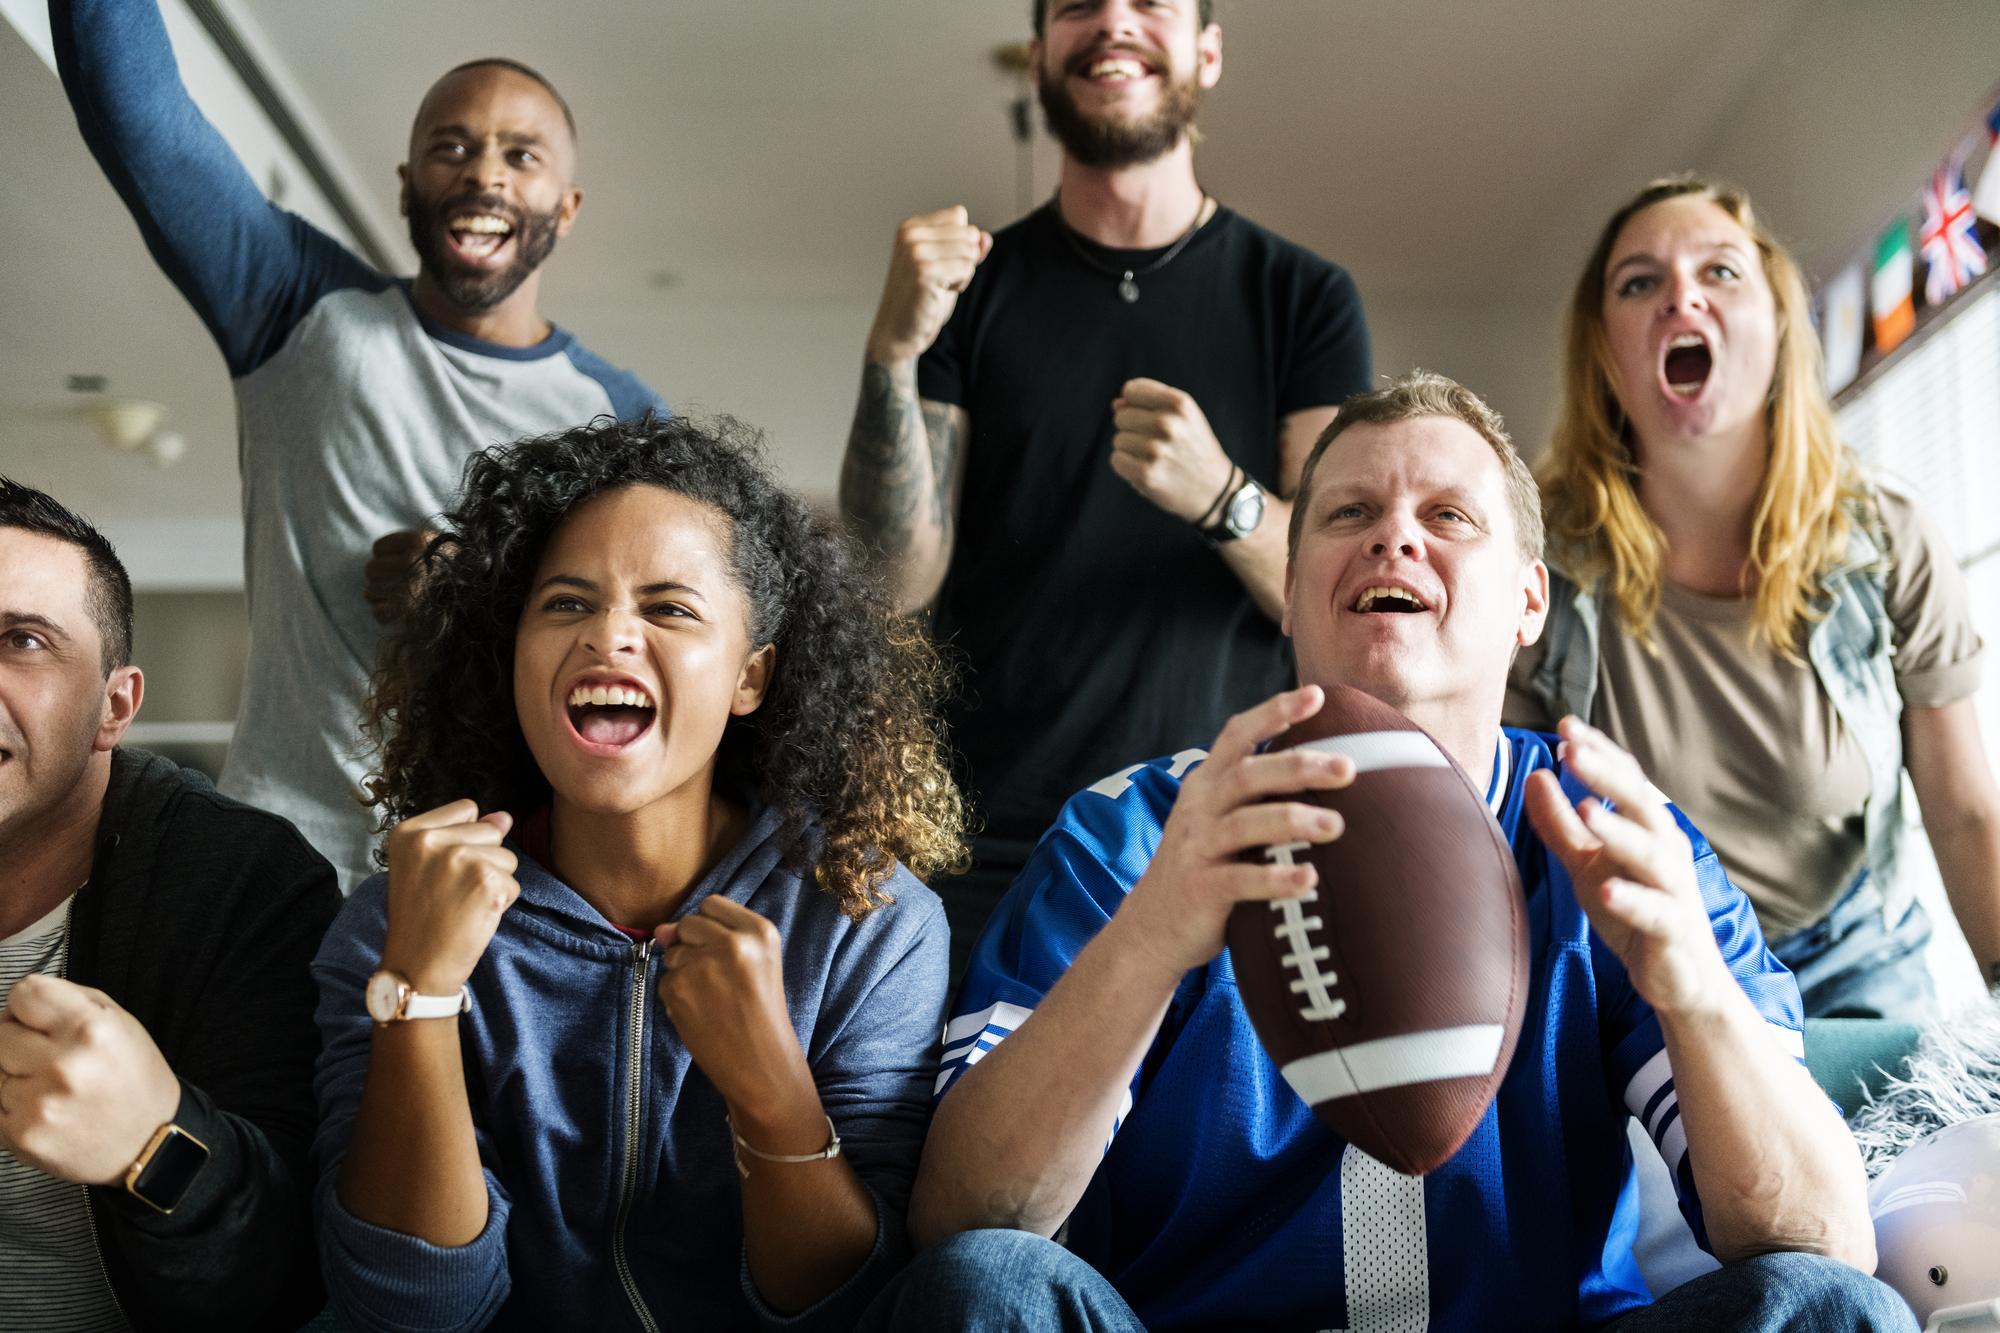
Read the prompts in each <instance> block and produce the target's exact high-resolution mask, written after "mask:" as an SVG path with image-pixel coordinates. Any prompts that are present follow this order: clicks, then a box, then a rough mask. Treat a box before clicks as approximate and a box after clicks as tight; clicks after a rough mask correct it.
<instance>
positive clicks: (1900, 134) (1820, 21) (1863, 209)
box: [1698, 0, 2000, 279]
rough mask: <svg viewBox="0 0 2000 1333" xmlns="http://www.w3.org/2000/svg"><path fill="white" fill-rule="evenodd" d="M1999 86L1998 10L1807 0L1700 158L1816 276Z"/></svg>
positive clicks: (1939, 0) (1861, 237) (1918, 182)
mask: <svg viewBox="0 0 2000 1333" xmlns="http://www.w3.org/2000/svg"><path fill="white" fill-rule="evenodd" d="M1996 80H2000V5H1995V4H1984V3H1981V4H1973V3H1966V0H1897V3H1895V4H1883V3H1880V0H1815V3H1813V4H1812V5H1810V6H1808V7H1807V8H1806V10H1805V11H1804V12H1803V14H1802V16H1801V18H1800V20H1799V22H1798V24H1797V26H1796V27H1795V28H1794V29H1793V31H1792V35H1791V37H1790V38H1789V39H1788V40H1787V41H1786V42H1785V43H1784V44H1783V45H1782V47H1781V48H1780V49H1779V52H1778V56H1777V59H1776V60H1774V61H1773V62H1772V63H1771V65H1770V66H1769V67H1768V68H1767V70H1766V72H1765V74H1764V76H1763V77H1762V78H1760V79H1758V80H1757V81H1756V82H1755V83H1753V85H1752V86H1751V90H1750V92H1749V93H1748V94H1747V95H1746V96H1745V97H1744V99H1743V101H1742V102H1741V103H1740V104H1739V105H1738V106H1737V108H1736V109H1735V110H1734V111H1733V112H1732V113H1731V114H1730V116H1729V118H1728V119H1727V120H1726V121H1725V122H1724V124H1723V125H1722V126H1721V128H1720V129H1719V130H1718V131H1717V132H1716V134H1715V135H1714V137H1713V138H1712V139H1710V141H1709V143H1708V146H1707V147H1706V148H1705V149H1704V150H1703V151H1702V153H1701V154H1700V161H1699V163H1698V165H1699V166H1701V167H1703V168H1704V169H1706V170H1710V171H1714V172H1716V173H1718V174H1720V175H1723V176H1726V177H1728V178H1729V179H1731V180H1733V181H1735V182H1736V183H1738V184H1740V185H1742V186H1743V187H1744V188H1746V189H1747V190H1749V191H1750V195H1751V197H1752V198H1753V199H1755V200H1756V202H1757V205H1758V207H1759V208H1760V209H1761V210H1762V211H1763V213H1764V215H1765V218H1766V220H1767V222H1768V223H1769V224H1770V225H1771V227H1772V229H1773V230H1775V231H1776V232H1777V233H1778V235H1779V236H1780V237H1782V238H1784V240H1785V241H1786V243H1787V244H1788V245H1790V247H1791V248H1792V251H1793V253H1794V254H1796V255H1797V256H1798V258H1799V260H1800V262H1801V263H1803V264H1805V265H1806V267H1807V269H1808V270H1809V271H1810V272H1812V273H1813V274H1814V275H1815V276H1816V277H1818V278H1820V279H1824V278H1826V277H1829V276H1831V275H1832V273H1833V272H1835V271H1837V270H1838V269H1839V268H1841V267H1842V266H1844V265H1845V264H1846V262H1847V261H1848V259H1849V258H1851V257H1852V255H1853V253H1854V251H1855V249H1856V248H1857V247H1858V246H1859V245H1861V244H1862V243H1864V242H1865V241H1866V240H1867V239H1868V238H1870V237H1872V236H1873V235H1874V234H1875V232H1876V231H1877V230H1879V229H1880V228H1881V227H1882V226H1883V225H1884V224H1886V223H1887V222H1888V220H1889V218H1890V216H1891V215H1892V213H1893V212H1894V210H1895V209H1897V208H1898V207H1900V206H1901V205H1902V204H1903V203H1904V202H1905V201H1906V200H1907V199H1908V198H1909V197H1910V196H1911V195H1912V194H1914V193H1915V192H1916V191H1917V189H1918V188H1919V187H1920V186H1922V185H1923V183H1924V182H1925V180H1926V179H1927V177H1928V175H1929V172H1930V168H1931V167H1932V165H1933V164H1935V163H1936V162H1937V161H1939V160H1941V159H1942V158H1943V157H1944V155H1945V154H1946V153H1947V152H1948V151H1950V149H1951V147H1952V145H1953V144H1954V143H1955V142H1956V141H1957V140H1958V138H1959V137H1960V135H1961V134H1963V133H1965V132H1966V131H1968V130H1971V129H1973V128H1975V127H1976V121H1977V118H1978V116H1979V114H1980V113H1981V112H1983V111H1984V110H1985V109H1986V107H1987V105H1988V104H1989V100H1990V97H1991V95H1992V94H1993V93H1994V91H1995V81H1996Z"/></svg>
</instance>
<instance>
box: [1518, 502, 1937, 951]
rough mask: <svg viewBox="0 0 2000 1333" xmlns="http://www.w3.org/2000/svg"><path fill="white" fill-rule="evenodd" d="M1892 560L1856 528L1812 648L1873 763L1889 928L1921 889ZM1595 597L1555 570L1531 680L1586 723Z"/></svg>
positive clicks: (1596, 631) (1824, 601)
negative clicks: (1908, 864)
mask: <svg viewBox="0 0 2000 1333" xmlns="http://www.w3.org/2000/svg"><path fill="white" fill-rule="evenodd" d="M1886 565H1887V561H1886V559H1885V557H1884V554H1883V550H1882V547H1881V545H1880V543H1878V542H1877V541H1876V539H1875V538H1874V536H1873V535H1871V534H1870V533H1869V532H1868V531H1867V529H1866V526H1865V525H1863V524H1860V523H1857V524H1855V525H1854V527H1853V528H1852V529H1850V535H1849V537H1848V539H1847V551H1846V554H1845V556H1844V557H1843V558H1842V560H1841V562H1840V564H1839V565H1838V566H1837V567H1836V568H1835V569H1834V570H1833V572H1832V573H1830V574H1829V575H1827V576H1826V578H1825V579H1824V580H1823V582H1824V584H1825V587H1826V595H1825V596H1824V597H1822V598H1821V599H1820V600H1819V601H1818V603H1817V604H1816V606H1817V609H1818V610H1819V611H1821V612H1823V613H1824V618H1823V619H1821V620H1819V621H1818V622H1817V623H1815V624H1814V625H1813V628H1812V633H1811V635H1810V636H1809V637H1808V639H1807V642H1806V656H1807V657H1808V658H1809V659H1810V660H1811V662H1812V665H1813V671H1814V673H1815V674H1816V675H1817V676H1818V677H1819V685H1820V688H1821V689H1822V690H1824V691H1826V695H1827V698H1829V699H1831V700H1832V701H1833V706H1834V709H1835V711H1837V712H1838V713H1839V714H1840V718H1841V721H1843V722H1845V723H1846V724H1847V729H1848V730H1849V731H1850V732H1851V733H1853V735H1854V739H1855V740H1856V742H1857V743H1859V744H1860V746H1861V750H1862V753H1863V754H1864V755H1865V756H1866V757H1867V760H1868V773H1869V778H1870V789H1869V794H1868V807H1867V812H1866V814H1865V815H1864V817H1863V827H1864V830H1865V834H1866V837H1867V841H1868V875H1869V877H1870V878H1871V879H1872V880H1874V882H1875V884H1876V886H1877V887H1878V888H1879V889H1880V890H1881V893H1882V918H1883V921H1884V922H1885V923H1886V924H1888V925H1890V926H1893V925H1895V923H1896V922H1898V921H1900V920H1902V918H1903V913H1904V912H1905V911H1907V910H1908V909H1909V906H1910V902H1911V900H1912V899H1913V898H1914V897H1915V893H1916V890H1915V886H1914V885H1913V884H1911V883H1909V882H1907V880H1906V879H1905V877H1904V876H1903V874H1902V868H1901V852H1902V838H1903V731H1902V717H1903V696H1902V694H1901V693H1900V692H1899V691H1898V690H1897V688H1896V673H1895V671H1894V669H1893V662H1892V659H1893V658H1894V657H1895V654H1896V645H1895V639H1894V627H1893V626H1892V625H1891V624H1890V622H1889V612H1888V606H1887V602H1886V600H1885V597H1886V589H1887V582H1886V579H1885V570H1886ZM1601 632H1602V631H1601V624H1600V616H1599V610H1598V604H1597V594H1596V590H1595V589H1594V588H1585V587H1582V586H1580V585H1579V584H1577V583H1576V581H1575V580H1573V579H1571V578H1570V577H1569V576H1568V575H1567V574H1564V573H1562V572H1561V571H1560V570H1558V569H1557V568H1556V567H1555V564H1554V562H1553V561H1551V562H1550V564H1549V619H1548V624H1547V626H1546V627H1545V628H1544V629H1543V631H1542V637H1543V639H1544V640H1545V641H1546V643H1547V644H1548V648H1547V651H1546V653H1545V654H1544V656H1543V658H1542V664H1541V667H1540V668H1539V669H1538V670H1537V671H1536V672H1535V677H1534V687H1535V692H1536V694H1538V695H1539V696H1541V699H1542V702H1543V703H1544V704H1545V705H1546V706H1547V707H1548V709H1549V711H1550V713H1551V714H1552V715H1554V716H1556V717H1561V716H1563V715H1564V714H1565V713H1574V714H1576V715H1577V716H1578V717H1581V718H1586V719H1587V718H1589V716H1590V709H1591V705H1592V703H1594V702H1595V701H1596V698H1597V685H1598V672H1597V657H1598V651H1597V645H1598V640H1599V636H1600V634H1601Z"/></svg>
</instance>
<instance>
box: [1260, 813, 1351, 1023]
mask: <svg viewBox="0 0 2000 1333" xmlns="http://www.w3.org/2000/svg"><path fill="white" fill-rule="evenodd" d="M1310 846H1312V844H1311V843H1309V842H1283V843H1274V844H1272V845H1271V846H1269V847H1266V848H1265V849H1264V855H1265V856H1267V857H1269V858H1270V859H1271V860H1273V861H1276V862H1277V863H1278V864H1279V865H1281V866H1288V865H1291V864H1293V862H1292V853H1293V852H1302V851H1304V850H1305V849H1306V848H1308V847H1310ZM1318 901H1319V891H1318V890H1317V889H1313V890H1309V891H1308V892H1307V893H1306V895H1305V897H1303V898H1287V899H1283V900H1281V901H1278V902H1274V903H1272V904H1271V910H1272V911H1273V912H1276V913H1278V915H1279V918H1280V919H1279V922H1278V928H1277V929H1276V930H1274V931H1272V932H1271V934H1272V936H1273V937H1274V938H1276V939H1281V940H1283V941H1284V942H1285V943H1287V944H1289V945H1291V946H1292V951H1291V952H1290V953H1288V954H1285V955H1284V956H1283V957H1281V958H1280V959H1279V960H1278V964H1279V966H1281V967H1291V968H1297V969H1298V973H1299V977H1298V980H1297V981H1294V982H1293V983H1292V994H1294V995H1303V996H1305V997H1306V1006H1305V1008H1303V1009H1301V1010H1299V1017H1301V1018H1314V1019H1317V1018H1339V1017H1340V1016H1341V1015H1342V1014H1344V1013H1346V1012H1347V1001H1345V1000H1340V999H1335V998H1334V997H1333V996H1331V995H1329V994H1327V988H1328V987H1329V986H1331V985H1333V984H1334V983H1335V982H1337V981H1339V980H1340V977H1339V975H1338V974H1337V973H1335V972H1332V971H1330V970H1329V971H1324V972H1323V971H1321V970H1320V966H1319V965H1320V964H1321V963H1322V962H1324V961H1325V960H1326V959H1328V958H1330V957H1332V956H1333V950H1332V949H1331V948H1330V947H1328V946H1327V945H1324V944H1320V945H1315V944H1314V943H1313V942H1312V940H1311V939H1310V938H1309V936H1308V933H1307V932H1309V931H1314V930H1321V929H1324V927H1325V922H1323V921H1321V920H1320V918H1318V917H1316V916H1307V915H1306V914H1305V911H1304V909H1303V908H1301V907H1300V904H1301V903H1316V902H1318Z"/></svg>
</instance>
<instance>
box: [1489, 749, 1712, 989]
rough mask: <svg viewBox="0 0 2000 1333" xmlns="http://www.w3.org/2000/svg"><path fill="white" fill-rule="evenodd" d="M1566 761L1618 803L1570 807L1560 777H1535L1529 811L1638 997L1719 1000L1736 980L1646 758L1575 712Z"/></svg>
mask: <svg viewBox="0 0 2000 1333" xmlns="http://www.w3.org/2000/svg"><path fill="white" fill-rule="evenodd" d="M1557 729H1558V731H1560V732H1561V734H1562V737H1563V740H1564V741H1565V742H1566V744H1565V745H1564V747H1563V762H1564V764H1565V765H1567V766H1568V768H1569V770H1570V772H1572V773H1574V774H1576V776H1577V777H1578V778H1580V779H1581V780H1582V781H1583V783H1584V785H1585V786H1587V787H1589V788H1590V789H1591V790H1592V791H1594V792H1596V793H1597V794H1598V795H1599V796H1601V797H1603V798H1604V800H1607V801H1610V802H1612V803H1613V804H1615V805H1616V806H1617V807H1618V808H1617V810H1615V811H1613V810H1611V809H1608V808H1607V807H1606V806H1605V805H1604V804H1603V802H1602V801H1595V800H1586V801H1585V802H1583V804H1582V806H1581V807H1580V808H1578V807H1574V806H1572V805H1570V803H1569V798H1568V797H1566V796H1565V795H1563V790H1562V785H1561V783H1559V782H1558V781H1557V780H1556V776H1555V774H1553V773H1550V772H1548V771H1546V770H1544V771H1542V772H1539V773H1533V774H1530V775H1529V777H1528V793H1527V804H1528V817H1529V819H1530V820H1532V821H1533V823H1534V825H1535V832H1536V833H1538V834H1540V835H1541V839H1542V841H1543V842H1544V843H1546V844H1547V845H1548V848H1549V850H1550V851H1552V852H1554V853H1555V854H1556V856H1557V857H1558V858H1560V859H1561V861H1562V863H1563V866H1564V868H1565V869H1567V870H1568V871H1569V877H1570V881H1571V883H1572V884H1573V885H1574V886H1575V889H1576V900H1577V903H1578V905H1579V906H1581V907H1582V908H1583V910H1584V914H1585V915H1587V916H1588V917H1589V918H1590V924H1591V926H1592V927H1593V928H1595V929H1596V931H1597V933H1598V935H1599V937H1601V938H1602V939H1603V940H1604V942H1605V943H1606V944H1608V945H1609V946H1610V947H1611V951H1612V952H1613V953H1615V954H1617V955H1618V960H1619V961H1620V962H1622V963H1623V964H1624V965H1625V971H1626V973H1627V975H1629V976H1630V977H1631V978H1632V985H1633V986H1634V987H1635V988H1636V989H1637V990H1638V992H1639V994H1640V995H1641V996H1642V997H1643V998H1644V999H1645V1000H1646V1002H1647V1003H1649V1004H1651V1005H1652V1006H1653V1008H1655V1009H1656V1010H1659V1011H1661V1012H1662V1013H1671V1012H1678V1011H1683V1010H1687V1009H1691V1008H1694V1007H1697V1006H1702V1005H1707V1004H1712V1003H1713V1002H1714V999H1715V996H1716V995H1717V993H1718V992H1717V991H1716V990H1715V989H1714V988H1715V987H1716V986H1717V985H1718V984H1719V983H1726V984H1730V985H1733V984H1734V983H1733V981H1732V980H1731V978H1730V977H1729V974H1728V965H1727V964H1725V963H1724V962H1723V961H1722V951H1721V950H1720V949H1718V948H1717V947H1716V943H1715V932H1714V928H1713V927H1711V926H1710V925H1709V920H1708V909H1707V908H1706V907H1705V906H1704V905H1703V903H1702V900H1701V888H1700V886H1699V885H1697V884H1696V883H1695V876H1694V855H1693V850H1692V848H1691V847H1690V845H1689V843H1688V840H1687V835H1686V834H1684V833H1682V832H1681V829H1680V825H1679V824H1678V823H1676V822H1675V820H1674V816H1673V812H1672V811H1671V810H1669V809H1668V808H1667V805H1666V801H1665V799H1664V798H1663V797H1662V796H1661V795H1660V794H1659V792H1658V791H1657V790H1656V789H1655V788H1654V787H1653V785H1652V784H1651V783H1650V782H1648V781H1647V780H1646V775H1645V773H1643V772H1641V771H1640V768H1639V761H1638V760H1636V759H1634V758H1633V757H1632V756H1631V755H1629V754H1627V753H1626V752H1625V751H1623V750H1621V749H1619V748H1618V746H1616V745H1614V744H1613V743H1612V741H1611V738H1610V737H1609V736H1606V735H1605V734H1604V733H1603V732H1601V731H1599V730H1597V728H1595V727H1592V726H1590V725H1588V724H1586V723H1584V722H1582V721H1580V720H1578V719H1577V718H1574V717H1566V718H1564V719H1563V720H1562V723H1561V725H1560V726H1559V727H1558V728H1557Z"/></svg>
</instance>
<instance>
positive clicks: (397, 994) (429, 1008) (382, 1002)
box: [367, 972, 472, 1023]
mask: <svg viewBox="0 0 2000 1333" xmlns="http://www.w3.org/2000/svg"><path fill="white" fill-rule="evenodd" d="M367 998H368V1016H369V1017H370V1018H372V1019H374V1020H375V1021H376V1022H377V1023H401V1022H404V1021H406V1020H408V1019H412V1018H456V1017H458V1015H460V1014H469V1013H471V1012H472V988H471V987H470V986H463V985H462V986H460V987H459V988H458V994H456V995H419V994H417V991H416V987H414V986H412V985H411V984H410V983H409V982H407V981H405V980H403V979H402V978H401V977H399V976H397V975H396V974H395V973H394V972H377V973H376V974H375V975H374V976H372V977H370V978H368V990H367Z"/></svg>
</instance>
